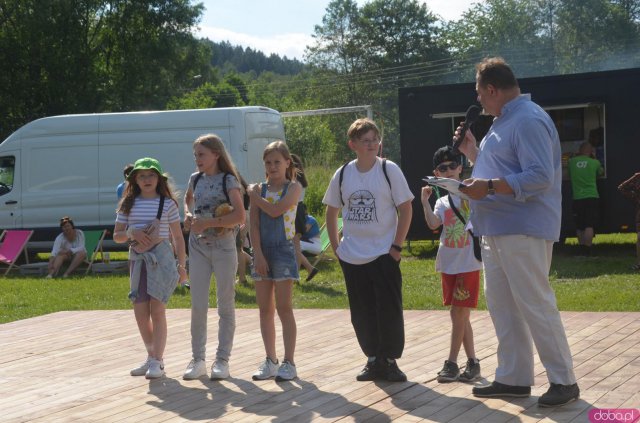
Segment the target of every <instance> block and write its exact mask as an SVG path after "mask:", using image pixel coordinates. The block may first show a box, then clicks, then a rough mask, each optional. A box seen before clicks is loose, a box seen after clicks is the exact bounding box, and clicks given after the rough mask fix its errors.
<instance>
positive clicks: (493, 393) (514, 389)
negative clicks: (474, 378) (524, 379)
mask: <svg viewBox="0 0 640 423" xmlns="http://www.w3.org/2000/svg"><path fill="white" fill-rule="evenodd" d="M472 392H473V396H474V397H478V398H494V397H513V398H526V397H528V396H530V395H531V386H513V385H505V384H504V383H500V382H495V381H494V382H491V385H489V386H483V387H480V386H476V387H474V388H473V390H472Z"/></svg>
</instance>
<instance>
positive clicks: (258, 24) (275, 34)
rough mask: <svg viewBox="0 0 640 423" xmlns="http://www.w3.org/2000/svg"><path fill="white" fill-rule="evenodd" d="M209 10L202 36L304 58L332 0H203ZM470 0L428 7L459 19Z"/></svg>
mask: <svg viewBox="0 0 640 423" xmlns="http://www.w3.org/2000/svg"><path fill="white" fill-rule="evenodd" d="M199 1H202V3H203V4H204V6H205V8H206V10H205V12H204V15H203V18H202V22H200V31H198V32H197V35H198V36H201V37H206V38H209V39H210V40H212V41H227V40H228V41H229V42H231V44H233V45H242V46H244V47H251V48H253V49H257V50H260V51H262V52H264V53H265V54H270V53H277V54H279V55H280V56H285V55H286V56H287V57H289V58H294V57H295V58H297V59H300V60H302V58H303V54H304V48H305V46H307V45H309V44H311V43H312V41H313V38H312V37H311V34H313V29H314V26H315V25H319V24H321V23H322V17H323V16H324V14H325V10H326V7H327V5H328V4H329V0H276V1H270V0H199ZM357 2H358V3H359V4H364V3H365V2H366V1H365V0H357ZM475 2H476V1H470V0H427V1H426V3H427V7H428V8H429V9H430V10H431V11H432V12H434V13H436V14H437V15H440V16H441V17H442V18H444V19H447V20H452V19H457V18H458V17H459V16H460V14H461V13H462V12H463V11H465V10H467V9H468V8H469V6H470V5H471V4H472V3H475Z"/></svg>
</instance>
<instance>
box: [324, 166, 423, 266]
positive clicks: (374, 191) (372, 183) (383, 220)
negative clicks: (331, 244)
mask: <svg viewBox="0 0 640 423" xmlns="http://www.w3.org/2000/svg"><path fill="white" fill-rule="evenodd" d="M386 167H387V175H388V176H389V181H390V182H391V187H390V186H389V183H388V182H387V179H386V178H385V176H384V171H383V170H382V159H380V158H378V159H377V161H376V163H375V164H374V166H373V167H372V168H371V169H370V170H369V171H367V172H364V173H362V172H360V171H358V169H357V168H356V161H355V160H354V161H351V162H349V163H348V164H347V165H346V167H345V169H344V174H343V179H342V199H343V201H344V203H345V204H344V206H343V205H342V202H341V201H340V187H339V180H340V169H338V170H337V171H336V172H335V173H334V175H333V177H332V178H331V182H330V183H329V187H328V188H327V192H326V193H325V194H324V198H323V199H322V202H323V203H324V204H326V205H328V206H331V207H336V208H342V220H343V230H342V236H343V238H342V241H341V242H340V245H339V246H338V251H337V253H338V256H339V257H340V259H341V260H343V261H345V262H347V263H351V264H365V263H369V262H371V261H373V260H375V259H376V258H378V257H380V256H381V255H383V254H387V253H388V252H389V248H391V244H392V243H393V239H394V238H395V236H396V228H397V226H398V214H397V210H396V207H397V206H399V205H400V204H402V203H404V202H406V201H411V200H413V198H414V197H413V194H412V193H411V190H410V189H409V185H408V184H407V180H406V179H405V177H404V175H403V174H402V171H401V170H400V168H399V167H398V165H396V164H395V163H393V162H391V161H389V160H387V165H386Z"/></svg>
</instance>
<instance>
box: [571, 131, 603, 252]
mask: <svg viewBox="0 0 640 423" xmlns="http://www.w3.org/2000/svg"><path fill="white" fill-rule="evenodd" d="M593 153H594V152H593V146H592V145H591V144H589V143H588V142H583V143H582V144H580V148H579V149H578V154H577V155H576V156H575V157H572V158H571V159H569V166H568V168H569V177H570V178H571V189H572V190H573V217H574V221H575V224H576V234H577V236H578V243H579V244H580V245H581V248H582V249H583V250H584V251H585V253H586V255H591V244H592V242H593V237H594V235H595V233H594V229H593V228H594V226H595V224H596V223H597V222H598V219H599V210H600V204H599V203H600V201H599V199H600V196H599V195H598V188H597V187H596V179H597V177H598V176H601V175H602V174H603V173H604V170H603V169H602V165H601V164H600V162H599V161H598V160H596V159H595V158H594V157H593Z"/></svg>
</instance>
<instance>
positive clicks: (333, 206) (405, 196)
mask: <svg viewBox="0 0 640 423" xmlns="http://www.w3.org/2000/svg"><path fill="white" fill-rule="evenodd" d="M347 136H348V138H349V148H351V150H353V151H354V152H355V153H356V156H357V158H356V160H353V161H352V162H350V163H347V164H346V165H345V166H343V167H341V168H339V169H338V170H337V171H336V172H335V174H334V175H333V178H332V179H331V182H330V183H329V187H328V188H327V192H326V193H325V195H324V198H323V199H322V202H323V203H324V204H326V205H327V214H326V224H327V233H328V235H329V240H330V241H331V247H332V248H333V252H334V253H335V255H336V257H338V259H339V260H340V266H341V267H342V272H343V274H344V279H345V283H346V285H347V294H348V296H349V308H350V311H351V323H352V324H353V328H354V330H355V332H356V336H357V338H358V343H359V344H360V348H361V349H362V351H363V352H364V353H365V355H366V356H367V357H368V359H367V363H366V365H365V367H364V369H362V371H361V372H360V373H359V374H358V375H357V376H356V380H359V381H371V380H387V381H391V382H403V381H406V380H407V376H406V375H405V374H404V373H403V372H402V371H401V370H400V369H399V368H398V365H397V364H396V359H397V358H400V356H401V355H402V351H403V349H404V318H403V314H402V274H401V273H400V252H401V251H402V243H403V242H404V239H405V237H406V235H407V232H408V230H409V224H410V223H411V214H412V209H411V200H413V194H412V193H411V191H410V190H409V186H408V184H407V181H406V179H405V178H404V175H403V174H402V171H401V170H400V168H399V167H398V166H397V165H396V164H395V163H393V162H390V161H388V160H382V159H380V158H379V157H378V150H379V148H380V130H379V129H378V127H377V126H376V124H375V123H374V122H373V121H372V120H370V119H358V120H356V121H355V122H353V124H352V125H351V127H349V130H348V131H347ZM391 187H393V190H392V189H391ZM340 211H341V212H342V220H343V239H342V240H340V239H339V238H338V213H339V212H340Z"/></svg>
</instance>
